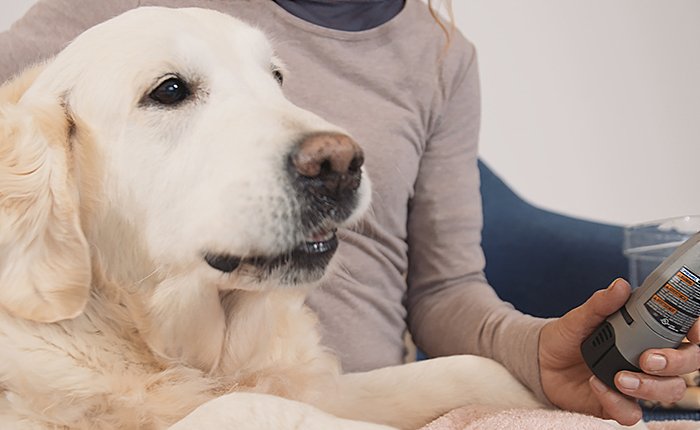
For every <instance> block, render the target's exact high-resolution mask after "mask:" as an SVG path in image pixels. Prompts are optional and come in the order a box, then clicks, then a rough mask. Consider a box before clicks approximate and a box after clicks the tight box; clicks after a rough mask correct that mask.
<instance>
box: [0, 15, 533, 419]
mask: <svg viewBox="0 0 700 430" xmlns="http://www.w3.org/2000/svg"><path fill="white" fill-rule="evenodd" d="M278 67H281V65H279V64H278V62H277V60H276V59H275V57H274V55H273V52H272V50H271V47H270V46H269V44H268V42H267V41H266V39H265V38H264V36H263V35H262V34H261V33H260V32H259V31H257V30H255V29H252V28H250V27H249V26H247V25H245V24H243V23H241V22H239V21H237V20H235V19H233V18H231V17H228V16H225V15H222V14H219V13H216V12H212V11H205V10H200V9H180V10H173V9H161V8H143V9H137V10H134V11H130V12H127V13H125V14H124V15H121V16H120V17H117V18H115V19H112V20H110V21H108V22H106V23H103V24H100V25H98V26H96V27H94V28H92V29H90V30H88V31H87V32H85V33H84V34H83V35H81V36H79V37H78V38H77V39H76V40H75V41H74V42H73V43H72V44H71V45H69V46H68V47H67V48H66V49H65V50H64V51H63V52H61V53H60V54H59V55H58V56H57V57H56V58H54V59H53V60H51V61H49V62H47V63H46V64H44V65H41V66H38V67H37V68H35V69H32V70H30V71H27V72H26V73H24V74H22V75H21V76H19V77H18V78H17V79H15V80H14V81H12V82H10V83H8V84H6V85H5V86H4V87H2V89H0V228H1V230H0V428H2V429H3V430H8V429H53V428H69V429H93V430H97V429H137V428H138V429H163V428H168V427H171V426H172V427H171V428H173V429H186V428H198V429H208V428H217V429H223V428H231V429H239V430H240V429H275V430H280V429H282V430H283V429H292V428H305V429H317V428H318V429H330V428H343V429H345V428H347V429H354V428H357V429H363V428H366V429H379V428H385V427H384V426H383V425H388V426H396V427H401V428H416V427H418V426H420V425H421V424H424V423H425V422H427V421H429V420H430V419H432V418H434V417H436V416H438V415H439V414H441V413H443V412H445V411H447V410H449V409H451V408H454V407H457V406H460V405H463V404H467V403H473V402H480V403H488V404H496V405H503V406H509V405H511V406H532V407H537V406H538V404H537V402H536V401H535V400H534V399H533V397H532V395H531V394H530V393H529V392H528V391H527V390H525V389H524V388H523V387H522V386H521V385H520V384H519V383H518V382H517V381H516V380H515V379H514V378H513V377H512V376H510V375H509V374H508V373H507V372H506V371H505V370H504V369H503V368H502V367H501V366H500V365H498V364H496V363H494V362H493V361H490V360H487V359H483V358H478V357H454V358H447V359H440V360H430V361H426V362H421V363H414V364H410V365H405V366H398V367H395V368H387V369H380V370H377V371H374V372H369V373H364V374H352V375H341V374H340V372H339V366H338V364H337V362H336V360H335V358H334V357H333V355H332V354H330V353H328V352H327V351H325V350H324V349H323V348H322V347H321V346H320V344H319V336H318V334H317V332H316V329H315V325H316V320H315V317H314V316H313V315H312V313H311V312H310V311H309V310H308V309H307V308H306V307H305V306H304V297H305V294H306V293H307V291H308V289H309V288H310V287H312V286H313V284H314V283H315V281H316V280H317V278H318V276H319V273H315V272H307V271H303V270H301V271H299V270H297V269H295V268H294V267H287V268H285V267H281V268H279V269H274V270H273V269H270V270H266V269H261V268H259V267H256V266H254V265H246V264H242V265H241V266H240V267H239V268H238V269H237V270H235V271H233V272H231V273H222V272H221V271H218V270H216V269H214V268H213V267H210V266H209V265H208V264H207V263H206V262H205V259H204V258H203V256H204V255H205V254H206V253H210V252H214V253H222V254H225V255H236V256H244V257H245V256H252V255H254V256H274V255H278V254H280V253H284V252H287V251H288V250H289V249H291V248H293V247H294V246H297V245H298V244H299V243H301V242H303V241H304V239H305V238H307V237H308V236H309V234H310V233H312V232H311V231H310V230H309V228H308V226H307V224H308V220H304V219H302V218H303V216H304V213H308V210H307V211H306V212H305V210H306V209H308V208H305V207H304V206H305V205H308V200H306V199H304V198H302V197H303V196H302V197H300V196H299V192H298V190H297V189H295V188H294V187H293V186H292V185H291V184H290V183H289V181H290V179H289V177H290V175H289V173H288V171H287V166H288V161H287V160H288V157H289V154H290V151H292V150H293V149H294V145H295V144H296V143H298V141H299V139H301V138H303V136H305V135H308V134H311V133H316V132H334V133H342V130H339V129H338V128H337V127H335V126H333V125H331V124H329V123H327V122H325V121H324V120H322V119H320V118H318V117H317V116H315V115H313V114H311V113H309V112H306V111H304V110H301V109H299V108H297V107H295V106H293V105H292V104H291V103H290V102H288V101H287V100H286V99H285V98H284V97H283V95H282V92H281V90H280V88H279V85H278V83H277V82H275V78H274V77H273V75H272V73H271V69H272V68H278ZM168 76H179V77H181V78H182V79H183V80H185V81H186V82H188V83H189V85H190V86H191V89H192V94H191V95H190V96H189V97H188V99H187V100H185V101H184V102H182V103H180V104H177V105H175V106H161V105H158V104H157V103H153V101H152V100H151V99H149V97H148V95H149V94H150V93H151V92H152V91H153V89H154V88H155V87H156V86H157V85H158V84H159V83H160V82H162V81H163V79H165V78H167V77H168ZM368 199H369V184H368V182H367V179H366V177H363V179H362V182H361V185H360V186H359V188H358V189H357V190H356V191H355V196H354V197H353V199H352V201H351V205H350V212H351V213H350V212H348V213H347V214H345V215H344V216H343V217H342V219H341V218H338V219H331V218H332V217H325V218H324V217H320V218H319V219H318V220H317V221H318V224H319V225H320V224H323V223H325V224H324V225H325V228H332V227H333V226H334V225H335V224H339V223H345V222H351V221H353V219H355V218H357V217H358V216H359V214H361V212H362V210H363V209H364V208H366V207H367V205H368ZM312 209H313V208H312ZM341 417H342V418H341ZM370 422H373V423H380V424H382V425H378V424H370Z"/></svg>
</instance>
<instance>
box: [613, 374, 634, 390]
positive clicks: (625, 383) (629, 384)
mask: <svg viewBox="0 0 700 430" xmlns="http://www.w3.org/2000/svg"><path fill="white" fill-rule="evenodd" d="M617 382H618V384H620V386H621V387H622V388H625V389H627V390H636V389H637V388H639V378H637V377H635V376H631V375H625V374H622V375H620V376H619V377H618V378H617Z"/></svg>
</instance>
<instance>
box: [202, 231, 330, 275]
mask: <svg viewBox="0 0 700 430" xmlns="http://www.w3.org/2000/svg"><path fill="white" fill-rule="evenodd" d="M336 232H337V229H336V228H332V229H329V230H320V231H318V232H315V233H312V234H310V235H309V236H308V237H307V238H305V239H304V241H303V242H302V243H300V244H299V245H297V246H296V247H294V248H293V249H291V250H290V251H288V252H285V253H281V254H278V255H274V256H247V257H238V256H234V255H230V254H217V253H205V255H204V260H205V261H206V262H207V264H208V265H209V266H211V267H212V268H214V269H216V270H219V271H221V272H224V273H231V272H233V271H235V270H237V269H239V268H241V269H242V268H244V267H253V268H255V269H258V273H261V274H271V273H272V272H274V271H275V270H284V272H286V273H285V275H287V276H289V275H290V274H291V273H301V272H308V273H313V272H319V271H320V272H322V271H323V269H325V268H326V266H327V265H328V263H329V262H330V260H331V257H333V254H335V251H336V249H338V237H337V236H336ZM304 278H307V277H304Z"/></svg>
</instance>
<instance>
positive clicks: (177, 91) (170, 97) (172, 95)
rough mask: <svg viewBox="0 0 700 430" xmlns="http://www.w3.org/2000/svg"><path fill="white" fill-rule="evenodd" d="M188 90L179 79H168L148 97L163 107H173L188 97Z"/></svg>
mask: <svg viewBox="0 0 700 430" xmlns="http://www.w3.org/2000/svg"><path fill="white" fill-rule="evenodd" d="M190 94H191V93H190V89H189V88H188V87H187V84H185V82H184V81H183V80H182V79H180V78H176V77H173V78H169V79H167V80H165V81H163V83H161V84H160V85H158V86H157V87H156V89H154V90H153V91H151V94H149V97H150V98H151V99H152V100H155V101H156V102H158V103H160V104H164V105H175V104H178V103H180V102H181V101H183V100H185V99H186V98H187V97H189V95H190Z"/></svg>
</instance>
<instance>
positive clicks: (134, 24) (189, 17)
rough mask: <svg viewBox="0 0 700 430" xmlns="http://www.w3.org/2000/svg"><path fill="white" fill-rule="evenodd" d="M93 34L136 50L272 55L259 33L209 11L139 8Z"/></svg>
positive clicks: (265, 40)
mask: <svg viewBox="0 0 700 430" xmlns="http://www.w3.org/2000/svg"><path fill="white" fill-rule="evenodd" d="M100 27H103V28H100ZM94 30H95V31H102V32H104V33H105V35H104V36H103V37H101V39H103V40H104V39H109V40H110V41H111V42H112V44H114V45H123V44H126V45H132V48H134V49H137V50H163V51H166V52H167V51H168V50H176V51H181V52H182V51H185V52H191V51H192V50H193V49H199V50H204V51H216V52H218V53H219V54H220V55H232V54H235V53H245V54H246V55H249V54H250V53H254V54H255V57H257V58H258V59H262V58H269V57H270V56H271V55H272V49H271V47H270V44H269V43H268V41H267V38H266V37H265V36H264V35H263V33H262V32H261V31H259V30H258V29H256V28H254V27H252V26H250V25H248V24H246V23H244V22H243V21H240V20H239V19H237V18H234V17H231V16H229V15H225V14H223V13H220V12H216V11H212V10H208V9H200V8H181V9H172V8H164V7H141V8H137V9H133V10H130V11H128V12H126V13H124V14H122V15H120V16H118V17H116V18H113V19H112V20H110V21H107V22H105V23H103V24H101V25H100V26H97V27H95V29H94ZM89 37H91V36H89V35H86V38H89ZM88 43H91V42H88ZM171 52H172V51H171Z"/></svg>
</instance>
